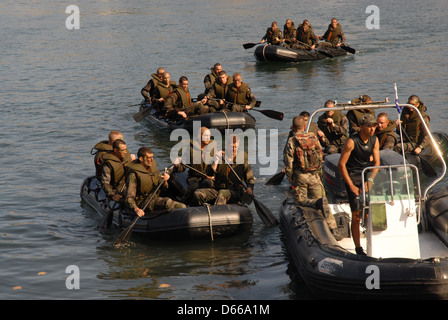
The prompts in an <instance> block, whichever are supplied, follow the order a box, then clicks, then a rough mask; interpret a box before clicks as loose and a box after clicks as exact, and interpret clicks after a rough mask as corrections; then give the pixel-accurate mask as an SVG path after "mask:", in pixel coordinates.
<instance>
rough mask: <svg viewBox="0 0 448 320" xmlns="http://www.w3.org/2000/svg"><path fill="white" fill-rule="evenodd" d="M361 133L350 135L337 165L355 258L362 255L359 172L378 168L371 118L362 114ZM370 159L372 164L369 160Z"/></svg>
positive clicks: (366, 185)
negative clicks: (342, 180)
mask: <svg viewBox="0 0 448 320" xmlns="http://www.w3.org/2000/svg"><path fill="white" fill-rule="evenodd" d="M360 125H361V130H360V131H359V132H357V133H354V134H353V135H351V136H350V137H349V138H348V140H347V142H346V143H345V146H344V149H343V150H342V153H341V157H340V159H339V163H338V169H339V172H340V173H341V176H342V179H344V181H345V189H346V190H347V196H348V200H349V203H350V209H351V211H352V221H351V231H352V237H353V242H354V244H355V250H356V253H357V254H361V255H365V253H364V250H363V248H362V246H361V238H360V230H359V227H360V220H361V216H360V210H361V208H360V200H359V197H360V195H361V193H362V185H361V184H362V177H361V175H362V171H363V170H364V168H366V167H368V166H371V165H373V166H379V165H380V149H379V143H378V138H377V137H376V136H375V135H374V134H375V129H376V126H377V121H376V119H375V117H373V116H372V115H371V114H366V115H364V116H362V117H361V120H360ZM372 155H373V164H372V162H371V160H370V158H371V156H372ZM377 173H378V169H373V170H372V173H371V175H370V177H369V178H368V179H367V180H366V182H365V186H364V187H365V189H366V190H370V188H371V187H372V184H373V180H374V178H375V176H376V175H377Z"/></svg>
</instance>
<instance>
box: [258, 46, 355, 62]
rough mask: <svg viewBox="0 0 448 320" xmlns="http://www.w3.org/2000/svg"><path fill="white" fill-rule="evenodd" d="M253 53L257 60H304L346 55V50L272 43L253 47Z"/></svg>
mask: <svg viewBox="0 0 448 320" xmlns="http://www.w3.org/2000/svg"><path fill="white" fill-rule="evenodd" d="M254 55H255V57H256V58H257V60H258V61H269V62H275V61H277V62H306V61H315V60H321V59H324V58H328V57H338V56H345V55H347V51H346V50H344V49H342V48H340V47H337V48H331V47H322V48H320V47H317V48H316V49H315V50H300V49H289V48H285V47H282V46H277V45H272V44H263V45H258V46H257V47H256V48H255V50H254Z"/></svg>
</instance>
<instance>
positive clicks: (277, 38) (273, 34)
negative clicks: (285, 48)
mask: <svg viewBox="0 0 448 320" xmlns="http://www.w3.org/2000/svg"><path fill="white" fill-rule="evenodd" d="M265 42H267V43H270V44H274V45H278V46H279V45H281V44H282V43H283V35H282V30H280V28H278V27H277V22H276V21H272V23H271V26H270V27H269V28H268V29H267V30H266V34H265V35H264V36H263V38H262V39H261V43H265Z"/></svg>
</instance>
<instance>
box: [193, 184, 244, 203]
mask: <svg viewBox="0 0 448 320" xmlns="http://www.w3.org/2000/svg"><path fill="white" fill-rule="evenodd" d="M194 199H195V202H196V203H197V205H199V206H202V205H204V204H205V203H209V202H211V201H213V200H214V201H215V202H214V205H224V204H226V203H235V202H237V201H238V196H237V194H236V192H233V191H231V190H229V189H221V190H219V191H218V190H216V189H212V188H202V189H197V190H196V191H195V192H194Z"/></svg>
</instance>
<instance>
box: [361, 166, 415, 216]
mask: <svg viewBox="0 0 448 320" xmlns="http://www.w3.org/2000/svg"><path fill="white" fill-rule="evenodd" d="M374 169H378V173H377V175H376V176H375V179H374V182H373V184H372V186H371V188H370V190H365V188H364V185H365V184H364V183H363V193H362V194H363V199H361V200H362V201H363V212H364V213H365V212H366V208H368V207H369V204H371V203H384V204H390V205H391V206H393V205H394V203H395V202H396V201H399V202H403V201H412V202H414V203H415V201H416V200H417V201H418V202H420V199H421V191H420V180H419V175H418V169H417V167H416V166H414V165H410V164H407V165H406V166H404V165H392V166H379V167H367V168H365V169H364V171H363V181H364V182H366V181H367V182H368V181H369V178H370V176H371V174H372V170H374ZM414 181H415V183H414ZM416 193H417V196H416ZM412 207H414V206H408V208H412ZM417 208H420V206H418V207H417ZM408 214H410V215H412V214H414V213H413V212H409V213H408ZM363 216H364V214H363ZM417 218H418V222H419V221H420V212H418V216H417Z"/></svg>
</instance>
